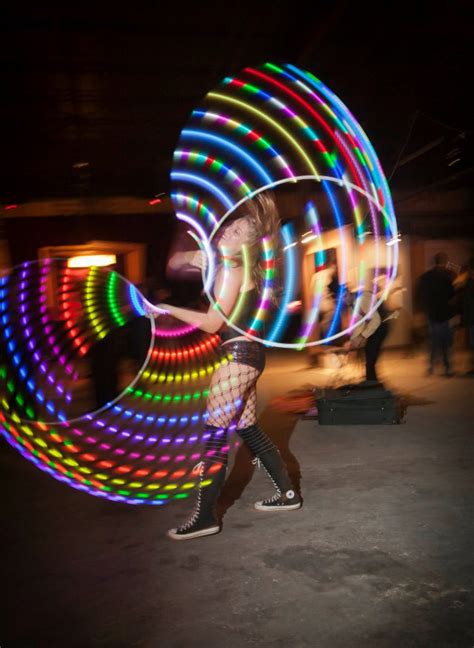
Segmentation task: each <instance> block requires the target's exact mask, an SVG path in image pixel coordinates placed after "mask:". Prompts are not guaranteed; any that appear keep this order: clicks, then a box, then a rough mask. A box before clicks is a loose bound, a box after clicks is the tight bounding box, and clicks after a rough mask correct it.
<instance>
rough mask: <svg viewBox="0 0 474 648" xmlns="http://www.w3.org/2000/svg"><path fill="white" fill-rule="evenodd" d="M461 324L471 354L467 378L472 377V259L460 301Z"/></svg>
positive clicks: (473, 321)
mask: <svg viewBox="0 0 474 648" xmlns="http://www.w3.org/2000/svg"><path fill="white" fill-rule="evenodd" d="M462 323H463V325H464V326H465V327H466V329H467V346H468V349H469V350H470V352H471V358H470V360H471V368H470V369H469V370H468V372H467V374H468V376H474V257H471V258H470V259H469V266H468V277H467V281H466V284H465V286H464V293H463V300H462Z"/></svg>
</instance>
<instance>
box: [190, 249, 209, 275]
mask: <svg viewBox="0 0 474 648" xmlns="http://www.w3.org/2000/svg"><path fill="white" fill-rule="evenodd" d="M188 254H189V257H188V259H189V260H188V262H189V263H190V264H191V265H192V266H194V267H195V268H199V269H200V270H205V269H206V268H207V254H206V253H205V252H203V251H202V250H197V252H189V253H188Z"/></svg>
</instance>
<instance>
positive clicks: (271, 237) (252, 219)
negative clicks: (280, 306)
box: [234, 191, 280, 298]
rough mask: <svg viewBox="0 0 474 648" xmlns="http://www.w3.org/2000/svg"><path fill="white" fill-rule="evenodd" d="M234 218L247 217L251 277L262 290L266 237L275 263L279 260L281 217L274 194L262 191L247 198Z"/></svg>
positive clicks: (258, 288) (259, 289)
mask: <svg viewBox="0 0 474 648" xmlns="http://www.w3.org/2000/svg"><path fill="white" fill-rule="evenodd" d="M234 218H236V219H237V218H245V219H246V220H247V221H248V223H249V225H250V240H249V241H248V243H247V255H248V260H249V268H250V278H251V280H252V282H253V284H254V285H255V286H256V288H257V290H258V291H259V292H261V290H262V285H263V279H264V276H265V272H264V268H263V255H262V251H263V243H262V241H263V239H264V238H266V239H267V240H268V243H269V245H270V246H271V247H272V249H273V252H274V255H275V264H276V263H277V260H278V244H279V229H280V219H279V216H278V210H277V206H276V203H275V198H274V197H273V194H272V193H271V192H270V191H262V192H261V193H259V194H257V195H256V196H255V197H254V198H252V199H251V200H247V201H246V202H244V203H243V204H242V205H241V206H240V207H238V208H237V210H236V212H235V214H234ZM239 262H241V260H239ZM275 297H276V296H275V294H274V298H275Z"/></svg>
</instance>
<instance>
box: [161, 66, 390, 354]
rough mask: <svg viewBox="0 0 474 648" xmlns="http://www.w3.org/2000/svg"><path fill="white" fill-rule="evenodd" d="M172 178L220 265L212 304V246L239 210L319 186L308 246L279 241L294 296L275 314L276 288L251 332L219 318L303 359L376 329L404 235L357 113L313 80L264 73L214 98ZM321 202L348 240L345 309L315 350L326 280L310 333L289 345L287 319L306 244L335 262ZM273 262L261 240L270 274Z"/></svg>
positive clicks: (194, 120)
mask: <svg viewBox="0 0 474 648" xmlns="http://www.w3.org/2000/svg"><path fill="white" fill-rule="evenodd" d="M171 179H172V182H173V192H172V198H173V200H174V202H175V207H176V210H177V211H179V214H180V218H183V217H187V218H186V220H187V222H188V223H191V221H194V222H195V223H196V226H195V230H196V231H197V232H198V233H199V235H200V237H201V240H202V245H201V247H202V249H204V250H205V251H206V252H207V254H208V256H209V259H210V262H212V263H213V264H214V265H213V267H212V269H211V268H209V269H208V271H207V274H206V276H205V290H206V293H207V295H208V297H209V299H210V300H211V301H214V298H213V295H212V290H211V286H212V284H213V279H214V272H215V269H216V267H217V263H216V262H215V259H216V258H217V259H218V258H219V250H218V248H217V246H214V247H215V248H216V249H215V250H214V251H213V253H211V254H210V253H209V245H210V244H212V243H213V241H215V240H216V238H215V237H216V235H217V234H218V233H219V231H220V229H221V228H222V226H223V225H224V224H225V221H226V219H227V218H229V217H232V214H233V213H234V212H236V210H237V209H239V208H240V210H239V214H241V213H242V207H245V201H247V200H251V199H252V198H253V197H255V196H256V195H257V194H258V193H260V192H262V191H265V190H277V189H278V188H280V187H282V186H283V185H290V186H291V184H292V183H294V184H295V185H297V184H299V183H306V184H307V185H308V184H310V183H312V184H313V186H314V196H312V200H310V201H309V203H308V204H307V205H306V206H305V207H304V208H302V209H301V221H302V222H303V223H304V227H305V229H306V230H309V231H308V232H306V235H304V236H302V238H301V241H300V240H299V238H298V235H297V234H295V233H293V239H292V241H290V242H289V239H288V229H285V228H283V229H282V230H281V232H280V235H281V240H280V243H281V246H280V247H281V248H282V249H283V263H282V264H279V265H280V269H281V268H282V269H283V270H282V271H281V272H280V274H281V275H282V276H281V277H280V279H281V283H282V284H283V285H284V288H283V290H282V291H281V290H280V294H281V297H280V303H279V306H278V308H277V309H276V311H277V312H276V313H274V312H272V310H271V308H270V306H269V299H268V295H269V291H271V290H275V286H272V287H270V285H269V283H268V277H266V280H267V284H265V283H264V287H263V293H262V295H261V302H260V304H258V305H257V307H256V312H255V313H254V314H253V315H252V316H251V317H250V318H249V321H248V325H247V326H246V328H239V327H237V326H235V324H234V323H233V321H234V320H235V319H237V318H236V317H235V316H234V314H231V316H230V317H228V318H227V317H225V315H224V314H223V313H222V312H221V315H222V317H223V319H224V320H225V321H226V323H227V324H228V325H229V326H231V327H233V328H234V329H235V330H236V331H238V332H239V333H242V334H245V335H247V336H248V337H249V338H251V339H255V340H258V341H260V342H262V343H264V344H266V345H267V346H277V347H285V348H297V349H301V348H304V347H307V346H315V345H318V344H325V343H328V342H330V341H332V340H335V339H336V338H338V337H341V336H342V335H345V334H347V333H348V332H350V331H351V330H352V329H353V328H354V327H355V326H357V325H358V324H360V323H361V322H362V321H364V320H365V319H368V318H370V317H371V316H372V313H373V312H374V311H375V310H376V308H378V306H379V305H380V304H381V303H382V301H383V300H384V298H385V296H386V294H387V293H388V290H389V289H390V286H391V284H392V282H393V280H394V279H395V276H396V272H397V265H398V232H397V224H396V219H395V214H394V209H393V203H392V199H391V195H390V191H389V188H388V185H387V182H386V179H385V176H384V174H383V171H382V168H381V166H380V163H379V161H378V159H377V156H376V154H375V152H374V150H373V147H372V146H371V144H370V142H369V140H368V138H367V136H366V135H365V133H364V131H363V130H362V128H361V127H360V125H359V124H358V122H357V121H356V119H355V118H354V117H353V116H352V114H351V113H350V112H349V110H348V109H347V107H346V106H345V105H344V104H343V103H342V102H341V101H340V99H338V97H336V95H334V93H332V92H331V91H330V90H329V88H327V87H326V86H325V85H324V84H323V83H322V82H321V81H320V80H319V79H317V78H316V77H315V76H314V75H312V74H311V73H309V72H304V71H302V70H300V69H298V68H297V67H295V66H293V65H282V66H277V65H274V64H272V63H265V64H263V65H260V66H257V67H248V68H245V69H244V70H242V71H241V72H240V73H239V74H238V75H237V76H236V77H227V78H225V79H224V80H223V81H222V83H221V84H220V85H219V86H218V88H217V89H216V90H215V91H212V92H210V93H208V94H207V95H206V97H205V98H204V100H203V102H202V104H201V105H200V106H199V108H197V109H196V110H194V111H193V113H192V114H191V117H190V119H189V122H188V123H187V124H186V126H185V128H184V129H183V131H182V132H181V136H180V139H179V142H178V145H177V149H176V152H175V155H174V166H173V170H172V173H171ZM321 202H323V203H325V204H326V206H327V205H329V211H330V213H331V217H332V226H331V228H332V230H333V232H336V237H337V239H338V242H337V247H338V250H339V254H338V263H339V290H338V294H337V296H336V308H335V311H334V314H333V317H332V321H331V323H330V325H329V327H328V329H327V331H326V332H325V335H324V336H321V337H319V339H315V334H314V331H315V327H316V325H317V323H318V320H319V316H320V304H321V298H322V293H323V290H324V288H325V287H324V285H323V284H322V283H321V282H320V281H319V282H316V283H315V284H314V288H315V292H314V294H313V295H311V299H310V300H309V302H308V304H306V309H305V312H304V313H303V325H302V328H301V330H300V331H299V333H298V335H297V336H296V338H295V339H294V340H293V341H291V342H288V341H283V340H282V338H283V337H284V335H285V332H286V329H287V325H288V321H287V320H288V316H287V314H286V313H285V309H286V308H287V306H288V304H289V302H290V301H291V300H290V295H295V294H296V293H297V286H296V285H295V282H296V281H298V274H299V273H298V272H297V268H298V266H299V264H300V263H301V259H300V255H301V248H302V243H303V244H304V245H308V243H309V242H310V241H312V243H311V246H312V248H314V250H315V255H316V258H319V259H321V258H324V257H325V248H326V241H325V239H326V235H327V229H328V227H327V224H326V227H325V226H324V225H322V224H321V222H322V221H321V219H320V217H319V211H320V203H321ZM230 204H231V207H229V205H230ZM327 211H328V210H327V209H326V212H327ZM323 220H324V219H323ZM326 221H327V214H326ZM295 224H296V223H295ZM348 227H350V240H351V241H352V247H350V246H349V242H348V236H347V229H348ZM333 238H334V237H333ZM369 242H370V244H371V248H370V250H368V244H369ZM389 242H390V245H387V243H389ZM266 245H267V247H268V242H267V244H266ZM311 246H310V248H308V247H306V248H305V250H306V251H307V250H308V249H311ZM268 255H269V251H268V249H265V242H263V241H262V254H261V260H262V268H263V266H264V265H265V263H266V261H265V259H266V258H267V257H268ZM271 256H272V257H274V258H275V259H277V257H278V251H277V250H273V251H272V253H271ZM369 256H370V257H371V259H372V261H371V264H370V268H369V262H368V257H369ZM244 261H245V259H244ZM350 266H351V268H350ZM369 269H370V270H371V271H370V272H369ZM349 270H350V271H351V272H352V274H353V275H354V277H353V279H354V280H355V289H356V299H355V305H354V307H353V311H352V316H351V319H350V323H349V325H348V326H347V327H346V328H345V329H344V330H341V327H340V326H339V327H338V321H339V318H340V314H341V310H342V307H343V304H344V295H345V292H346V291H347V289H348V287H347V283H348V278H349ZM367 290H369V291H370V292H371V294H372V298H371V307H370V310H369V312H368V313H364V314H361V313H360V312H359V306H360V301H361V296H362V293H363V292H364V291H367ZM214 303H215V302H214ZM241 306H242V305H241V304H240V307H241ZM216 307H217V308H218V304H217V305H216ZM256 317H257V319H258V321H259V322H260V323H261V322H262V321H263V320H266V324H265V327H263V326H262V325H260V327H259V329H258V330H256V329H255V328H254V326H253V324H254V323H255V318H256Z"/></svg>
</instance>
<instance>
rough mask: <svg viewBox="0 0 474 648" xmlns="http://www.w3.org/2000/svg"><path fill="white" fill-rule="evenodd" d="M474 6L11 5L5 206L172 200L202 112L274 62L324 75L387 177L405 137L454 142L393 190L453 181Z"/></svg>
mask: <svg viewBox="0 0 474 648" xmlns="http://www.w3.org/2000/svg"><path fill="white" fill-rule="evenodd" d="M469 4H470V3H467V2H465V3H463V2H449V3H416V2H415V3H413V2H412V3H377V4H376V3H353V2H335V3H334V2H324V3H323V2H311V3H307V4H306V3H295V2H279V3H268V2H252V3H250V2H227V3H222V2H220V3H217V2H215V3H214V2H211V3H193V4H190V5H189V6H188V5H185V4H184V3H179V4H178V3H161V2H160V3H159V2H156V3H143V2H134V3H128V4H127V5H126V6H125V8H123V7H121V6H120V4H119V3H115V4H114V5H112V4H108V3H97V4H95V5H93V4H88V3H80V4H76V3H75V4H74V5H73V6H72V7H68V6H60V5H58V6H54V7H52V6H50V5H48V4H46V5H44V4H42V3H41V4H38V6H36V7H32V8H27V5H22V8H21V9H19V8H7V9H3V10H2V16H1V32H0V41H1V53H0V65H1V69H2V90H3V92H2V95H3V97H2V102H1V103H0V123H1V128H2V138H1V141H2V146H1V152H0V159H1V168H0V202H3V203H4V204H9V203H21V202H26V201H28V200H32V199H34V198H46V197H47V198H51V197H59V196H78V195H108V194H132V195H139V196H144V197H152V196H153V195H154V194H156V193H158V192H160V191H168V190H169V180H168V174H169V169H170V166H171V160H172V153H173V149H174V147H175V145H176V142H177V140H178V137H179V132H180V130H181V128H182V127H183V126H184V124H185V122H186V120H187V117H188V115H189V113H190V111H191V110H192V109H193V107H194V106H195V104H196V103H197V102H198V101H199V99H200V98H201V97H202V96H203V95H204V94H205V93H206V92H207V91H208V90H210V89H211V88H212V87H213V86H214V85H215V84H217V83H218V82H219V81H220V79H221V78H222V77H223V76H225V75H226V74H233V73H236V72H238V71H239V69H241V68H242V67H244V66H246V65H249V64H258V63H260V62H262V61H264V60H272V61H275V62H285V61H288V62H292V63H294V64H296V65H300V66H302V67H304V68H306V69H309V70H311V71H312V72H314V73H315V74H316V75H317V76H318V77H319V78H321V79H322V80H323V81H324V83H326V84H327V85H328V86H329V87H330V88H331V89H332V90H333V91H334V92H335V93H336V94H337V95H339V96H340V97H341V98H342V100H343V101H344V102H345V103H346V104H347V105H348V106H349V107H350V109H351V111H352V112H353V114H354V115H355V116H356V117H357V119H358V120H359V121H360V122H361V124H362V126H363V127H364V129H365V130H366V132H367V133H368V135H369V137H370V138H371V140H372V143H373V144H374V146H375V149H376V151H377V153H378V154H379V156H380V158H381V161H382V164H383V166H384V168H385V172H386V174H387V175H389V174H390V173H391V171H392V169H393V167H394V164H395V162H396V160H397V156H398V155H399V153H400V150H401V147H402V146H403V144H404V143H406V141H407V137H408V136H409V140H408V144H407V146H406V148H405V149H404V154H406V153H410V152H412V151H415V150H417V148H419V147H421V146H424V145H425V144H427V143H429V142H431V141H433V140H435V139H436V138H439V137H445V140H444V141H443V143H442V144H441V145H439V146H437V147H436V148H435V149H433V151H432V152H430V154H427V155H425V156H423V157H422V158H421V159H420V160H418V161H414V162H412V163H411V164H409V165H407V166H405V167H403V168H401V169H400V170H399V171H398V172H397V173H396V175H395V176H394V180H393V186H394V188H395V189H397V188H399V189H404V188H408V189H411V188H413V187H417V186H419V185H423V184H427V183H428V184H429V183H432V182H434V181H438V180H439V179H442V178H443V177H444V175H445V174H449V173H452V172H453V169H450V168H449V167H448V166H447V164H446V155H447V154H448V153H449V151H450V150H452V147H453V145H454V144H453V142H454V140H455V138H456V137H457V136H458V134H459V132H464V133H466V135H465V138H464V139H463V142H462V144H463V147H464V148H466V147H467V149H469V140H470V137H471V130H470V129H471V128H472V126H471V120H472V105H471V103H470V102H469V101H468V99H467V96H468V88H469V85H470V82H471V59H472V41H473V35H474V33H473V32H474V29H473V24H472V21H471V20H470V19H468V15H469V11H468V7H469ZM417 111H418V112H417ZM410 129H411V132H410ZM466 138H467V141H468V144H467V145H466V144H465V142H466ZM468 158H469V153H466V152H464V159H463V162H462V164H463V165H464V166H466V165H467V166H468V164H467V160H468ZM78 162H88V164H89V166H88V167H83V168H80V169H78V168H74V167H73V165H75V164H77V163H78ZM460 168H461V166H460V165H459V164H458V165H455V169H454V170H455V171H459V169H460Z"/></svg>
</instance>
